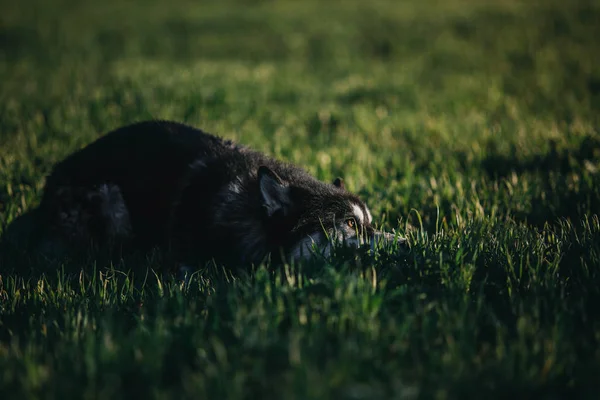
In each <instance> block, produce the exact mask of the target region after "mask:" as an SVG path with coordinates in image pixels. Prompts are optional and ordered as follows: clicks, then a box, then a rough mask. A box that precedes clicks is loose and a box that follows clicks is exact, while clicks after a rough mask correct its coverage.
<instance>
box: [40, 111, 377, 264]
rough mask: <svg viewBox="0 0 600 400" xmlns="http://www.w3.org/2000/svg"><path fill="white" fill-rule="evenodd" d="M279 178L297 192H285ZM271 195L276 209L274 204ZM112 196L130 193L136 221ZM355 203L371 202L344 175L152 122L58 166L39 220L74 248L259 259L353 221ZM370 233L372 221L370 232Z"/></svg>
mask: <svg viewBox="0 0 600 400" xmlns="http://www.w3.org/2000/svg"><path fill="white" fill-rule="evenodd" d="M278 184H283V185H285V186H286V187H287V188H289V191H288V192H286V195H285V196H283V197H281V196H280V194H278V192H277V191H278V190H279V189H278V188H280V186H278ZM232 189H233V190H232ZM238 189H239V193H238ZM265 193H266V195H267V197H268V195H269V193H271V194H272V196H274V197H275V200H276V203H277V204H276V207H274V208H272V209H271V208H269V207H268V204H266V201H267V200H266V199H265ZM278 196H280V197H278ZM107 198H108V199H111V200H108V202H111V201H113V200H112V199H114V201H115V204H116V202H118V200H119V199H121V198H122V200H123V201H124V203H125V205H126V208H127V211H128V216H127V217H128V223H129V225H127V224H126V223H122V222H123V221H120V220H117V222H114V221H111V220H110V219H109V218H107V217H106V213H105V211H106V210H107V209H109V210H110V209H111V208H110V207H112V205H111V204H108V205H107V204H106V203H107ZM349 201H352V202H353V203H356V204H359V205H361V207H363V208H364V207H365V206H364V204H363V203H362V202H361V201H360V200H359V199H358V198H357V197H356V196H355V195H353V194H351V193H349V192H347V191H346V190H345V189H344V187H343V182H342V181H341V180H339V181H336V182H335V184H327V183H323V182H320V181H318V180H316V179H315V178H313V177H312V176H310V175H309V174H308V173H307V172H306V171H304V170H303V169H301V168H298V167H296V166H294V165H291V164H287V163H283V162H280V161H277V160H274V159H272V158H270V157H267V156H266V155H264V154H262V153H259V152H256V151H253V150H251V149H248V148H246V147H243V146H240V145H237V144H234V143H233V142H231V141H229V140H223V139H221V138H218V137H215V136H212V135H209V134H207V133H205V132H203V131H201V130H198V129H195V128H192V127H189V126H186V125H183V124H179V123H175V122H167V121H148V122H141V123H137V124H133V125H130V126H125V127H122V128H120V129H117V130H115V131H113V132H111V133H108V134H106V135H105V136H103V137H101V138H100V139H98V140H96V141H95V142H93V143H92V144H90V145H89V146H87V147H85V148H83V149H82V150H79V151H77V152H75V153H74V154H72V155H71V156H69V157H68V158H66V159H65V160H64V161H62V162H60V163H59V164H57V165H56V166H55V168H54V169H53V171H52V173H51V174H50V176H49V177H48V179H47V182H46V186H45V189H44V195H43V198H42V201H41V204H40V207H39V211H38V214H39V217H38V218H39V221H40V223H41V226H44V227H46V228H47V230H46V233H45V235H44V236H45V237H50V238H52V240H51V243H56V242H58V241H61V242H63V243H66V244H67V246H71V247H72V246H73V245H77V246H85V245H87V244H89V243H94V244H98V245H105V244H110V243H112V242H115V241H116V242H120V243H125V244H126V245H128V246H130V247H133V248H142V249H149V248H152V247H157V246H158V247H162V248H171V249H172V250H174V251H175V252H176V254H177V255H178V258H179V259H180V260H186V261H188V260H189V261H191V260H194V261H195V260H198V259H201V260H207V259H211V258H215V259H217V260H220V261H224V262H259V261H261V260H262V259H263V258H264V257H265V256H266V255H267V254H269V253H271V254H272V255H274V256H277V255H279V254H281V250H283V253H286V252H289V251H290V249H291V248H292V247H293V246H294V245H295V244H296V243H297V242H298V241H299V240H301V239H302V238H304V237H306V235H308V234H310V233H312V232H314V230H315V227H319V226H320V225H323V227H324V228H326V229H327V228H331V227H332V226H333V223H334V221H335V220H340V219H343V218H345V217H346V214H347V212H348V202H349ZM372 232H373V228H372V227H371V225H370V223H365V226H364V233H365V234H370V233H372ZM57 246H58V245H57Z"/></svg>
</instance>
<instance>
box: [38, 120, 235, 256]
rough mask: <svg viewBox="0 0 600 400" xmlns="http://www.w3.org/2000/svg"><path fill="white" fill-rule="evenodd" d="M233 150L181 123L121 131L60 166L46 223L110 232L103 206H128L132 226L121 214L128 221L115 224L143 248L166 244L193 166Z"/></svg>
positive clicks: (49, 185) (49, 192)
mask: <svg viewBox="0 0 600 400" xmlns="http://www.w3.org/2000/svg"><path fill="white" fill-rule="evenodd" d="M231 146H233V145H232V144H231V143H230V142H228V141H223V140H221V139H219V138H217V137H214V136H212V135H208V134H206V133H204V132H202V131H201V130H198V129H195V128H192V127H189V126H186V125H183V124H179V123H175V122H166V121H148V122H141V123H138V124H133V125H129V126H125V127H123V128H119V129H117V130H115V131H113V132H111V133H108V134H106V135H105V136H103V137H101V138H99V139H98V140H96V141H95V142H93V143H92V144H90V145H88V146H87V147H85V148H83V149H81V150H79V151H77V152H75V153H73V154H72V155H70V156H69V157H67V158H66V159H65V160H64V161H62V162H60V163H59V164H57V165H56V166H55V168H54V169H53V171H52V173H51V174H50V176H48V178H47V181H46V185H45V188H44V195H43V198H42V201H41V204H40V209H41V210H42V215H44V216H45V217H46V218H47V220H46V221H44V224H45V225H47V226H50V227H53V226H54V227H56V226H57V225H58V226H60V225H61V224H63V225H64V224H65V223H68V220H69V218H71V219H73V228H72V231H76V229H75V228H77V229H81V228H82V225H84V224H81V222H82V220H86V221H88V225H89V227H91V229H94V227H95V228H97V229H104V228H105V227H103V226H96V225H97V224H95V222H94V221H95V219H94V217H95V216H98V215H99V213H101V212H102V210H103V207H104V208H106V206H107V205H108V206H110V207H112V211H115V205H116V203H117V202H124V204H125V206H126V210H127V211H128V215H127V216H126V217H127V219H128V221H127V220H125V216H123V215H122V214H119V215H117V216H113V219H119V218H121V219H124V220H123V221H120V222H119V221H116V222H115V224H117V225H118V224H124V223H127V222H128V223H130V225H131V226H132V227H133V228H134V229H135V232H136V239H137V241H138V243H140V244H143V245H148V246H152V245H155V244H160V243H161V242H163V241H164V240H165V239H166V238H165V234H166V227H167V225H168V217H169V215H170V212H171V208H172V205H173V203H174V202H175V201H176V196H177V195H178V192H179V191H180V186H181V183H182V182H181V179H182V177H183V176H185V174H186V171H188V170H189V168H190V165H191V164H192V163H194V162H200V160H205V161H206V162H208V161H209V160H210V159H212V158H215V157H219V156H221V155H222V154H223V153H225V152H226V151H228V149H229V148H230V147H231ZM116 209H117V210H118V208H116ZM117 212H118V211H117ZM74 214H75V215H74ZM105 217H106V216H104V215H102V216H101V218H96V219H98V220H99V222H98V224H100V225H101V224H102V223H105V222H106V218H105ZM57 218H58V219H59V220H57ZM86 218H87V219H86ZM61 219H62V220H61ZM109 220H110V218H109ZM103 221H104V222H103ZM117 228H118V229H121V228H123V227H121V228H119V227H117ZM125 228H126V227H125ZM92 233H93V232H92Z"/></svg>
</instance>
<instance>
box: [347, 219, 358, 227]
mask: <svg viewBox="0 0 600 400" xmlns="http://www.w3.org/2000/svg"><path fill="white" fill-rule="evenodd" d="M346 225H348V227H349V228H350V229H354V227H355V226H356V221H355V220H354V218H348V219H347V220H346Z"/></svg>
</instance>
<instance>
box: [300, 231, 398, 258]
mask: <svg viewBox="0 0 600 400" xmlns="http://www.w3.org/2000/svg"><path fill="white" fill-rule="evenodd" d="M337 247H340V248H346V249H348V248H350V249H359V248H365V247H370V249H371V250H373V251H375V250H378V249H386V248H387V249H389V248H392V249H394V250H399V251H406V250H407V249H408V242H407V240H406V238H404V237H402V236H399V235H398V234H397V233H390V232H383V231H374V232H373V233H372V234H370V235H355V236H351V237H344V236H336V235H325V234H324V233H323V232H315V233H313V234H311V235H308V236H307V237H306V238H305V239H302V240H301V241H300V242H299V243H298V244H296V246H295V247H294V248H293V249H292V250H291V252H290V258H291V259H292V260H294V261H299V260H303V259H308V258H311V257H313V256H315V255H321V256H325V257H329V256H331V254H332V253H333V251H334V249H335V248H337Z"/></svg>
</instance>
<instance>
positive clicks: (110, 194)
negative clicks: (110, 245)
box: [98, 184, 131, 238]
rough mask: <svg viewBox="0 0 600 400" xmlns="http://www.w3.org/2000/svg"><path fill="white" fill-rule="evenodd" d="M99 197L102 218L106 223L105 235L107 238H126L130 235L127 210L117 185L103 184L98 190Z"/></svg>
mask: <svg viewBox="0 0 600 400" xmlns="http://www.w3.org/2000/svg"><path fill="white" fill-rule="evenodd" d="M98 193H99V195H100V197H101V203H100V204H101V206H100V209H101V212H102V216H103V217H104V218H105V219H106V221H107V226H106V235H107V236H108V237H109V238H119V237H126V236H129V235H130V234H131V221H130V218H129V210H127V205H126V204H125V200H123V195H122V194H121V190H120V189H119V187H118V186H117V185H113V184H104V185H101V186H100V187H99V188H98Z"/></svg>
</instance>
